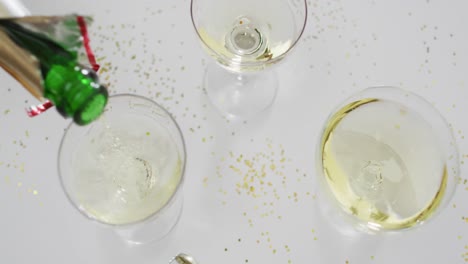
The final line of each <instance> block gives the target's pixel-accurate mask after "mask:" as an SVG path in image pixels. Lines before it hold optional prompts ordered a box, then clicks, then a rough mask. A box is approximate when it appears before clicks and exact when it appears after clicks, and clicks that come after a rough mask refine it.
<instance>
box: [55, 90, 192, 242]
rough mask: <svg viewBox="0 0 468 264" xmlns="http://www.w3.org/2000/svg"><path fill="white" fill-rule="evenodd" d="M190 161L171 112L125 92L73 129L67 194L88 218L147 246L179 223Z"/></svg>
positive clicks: (63, 166)
mask: <svg viewBox="0 0 468 264" xmlns="http://www.w3.org/2000/svg"><path fill="white" fill-rule="evenodd" d="M185 157H186V156H185V144H184V139H183V136H182V133H181V131H180V129H179V127H178V125H177V123H176V122H175V120H174V119H173V118H172V117H171V115H170V114H169V113H168V112H167V111H166V110H165V109H164V108H162V107H161V106H159V105H158V104H156V103H155V102H153V101H151V100H149V99H147V98H145V97H141V96H137V95H131V94H120V95H114V96H111V97H109V102H108V104H107V106H106V110H105V112H104V114H103V115H102V116H101V117H100V118H99V119H98V120H96V121H94V122H93V123H91V124H90V125H87V126H79V125H76V124H74V123H72V124H70V126H69V127H68V128H67V130H66V131H65V134H64V136H63V139H62V143H61V145H60V151H59V159H58V168H59V174H60V182H61V184H62V187H63V189H64V191H65V194H66V196H67V197H68V198H69V200H70V202H71V203H72V204H73V205H74V206H75V207H76V208H77V209H78V210H79V211H80V212H81V213H82V214H83V215H85V216H86V217H87V218H89V219H92V220H94V221H96V222H98V223H100V224H101V225H103V226H106V227H111V228H112V229H113V230H114V231H115V232H116V233H117V234H118V235H119V236H120V237H121V238H122V239H123V240H124V241H126V242H128V243H130V244H144V243H149V242H151V241H154V240H159V239H162V238H163V237H165V236H166V235H167V234H169V232H170V231H171V230H172V229H173V228H174V227H175V225H176V223H177V222H178V220H179V217H180V215H181V210H182V203H183V197H182V190H181V189H182V183H183V179H184V171H185Z"/></svg>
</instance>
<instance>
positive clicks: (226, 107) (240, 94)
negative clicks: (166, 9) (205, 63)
mask: <svg viewBox="0 0 468 264" xmlns="http://www.w3.org/2000/svg"><path fill="white" fill-rule="evenodd" d="M191 12H192V21H193V25H194V27H195V30H196V32H197V34H198V36H199V39H200V40H201V42H202V43H203V46H204V48H205V49H206V50H207V52H208V53H209V54H210V55H211V56H212V57H213V58H214V59H215V60H216V61H217V62H218V64H219V65H220V66H221V67H223V68H224V69H225V70H223V69H220V67H216V66H214V65H211V66H209V67H208V68H207V72H206V74H205V88H206V90H207V93H208V96H209V97H210V99H211V101H212V102H213V104H214V105H215V106H216V107H218V108H219V109H220V110H221V111H222V112H223V113H226V114H229V115H232V116H240V117H249V116H252V115H255V114H257V113H259V112H261V111H262V110H264V109H266V108H268V106H270V105H271V104H272V102H273V101H274V98H275V95H276V90H277V80H276V76H275V74H274V72H273V71H271V70H270V71H261V70H265V69H266V68H267V67H268V66H270V65H272V64H275V63H277V62H279V61H280V60H281V59H282V58H283V57H285V56H286V55H287V54H288V53H289V51H290V50H291V49H292V48H293V47H294V46H295V45H296V43H297V42H298V40H299V39H300V37H301V35H302V33H303V31H304V27H305V24H306V21H307V4H306V2H305V1H304V0H269V1H267V0H251V1H247V0H240V1H228V0H192V6H191ZM259 71H261V72H259Z"/></svg>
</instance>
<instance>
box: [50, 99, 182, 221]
mask: <svg viewBox="0 0 468 264" xmlns="http://www.w3.org/2000/svg"><path fill="white" fill-rule="evenodd" d="M122 97H123V98H125V97H128V98H138V99H140V100H145V101H147V102H149V103H151V104H152V105H154V106H156V107H157V108H159V109H161V110H162V111H163V112H164V113H165V114H166V115H167V116H168V117H169V119H170V120H171V122H172V123H173V124H174V125H175V127H176V130H177V131H178V134H179V136H180V140H181V142H182V153H181V154H182V155H183V164H182V169H181V172H180V180H179V182H178V183H177V186H176V188H175V190H174V192H173V193H172V194H171V197H170V198H169V199H168V200H167V202H166V203H165V204H164V205H163V206H162V207H160V208H159V209H158V210H155V211H154V212H152V213H151V214H150V215H148V216H146V217H144V218H142V219H139V220H137V221H133V222H130V223H124V224H112V223H108V222H105V221H102V220H100V219H98V218H96V217H92V216H91V215H90V214H88V213H86V211H85V210H83V209H81V208H80V206H79V204H78V203H77V202H76V201H75V200H74V199H73V198H72V197H71V195H70V193H69V191H68V189H67V188H66V187H65V183H64V180H63V173H62V170H63V169H62V168H61V163H60V161H61V156H62V148H63V145H64V142H65V140H66V138H67V135H68V132H69V130H70V129H71V128H73V127H74V126H77V127H80V126H78V125H76V124H75V123H74V122H70V124H68V125H67V127H66V129H65V132H64V134H63V136H62V139H61V140H60V145H59V152H58V157H57V169H58V177H59V182H60V186H61V188H62V190H63V192H64V193H65V196H66V197H67V200H68V201H69V202H70V203H71V204H72V205H73V207H74V208H76V209H77V210H78V211H79V212H80V214H82V215H83V216H85V217H86V218H87V219H89V220H91V221H94V222H97V223H99V224H102V225H104V226H108V227H115V228H126V227H132V226H136V225H138V224H142V223H145V222H147V221H151V218H153V217H155V216H157V215H160V214H162V213H163V212H164V211H166V210H167V208H168V206H169V205H170V204H171V203H173V202H174V200H175V199H176V198H177V195H178V194H179V192H180V189H181V188H182V185H183V183H184V182H185V168H186V164H187V149H186V144H185V139H184V135H183V133H182V130H181V129H180V126H179V124H178V123H177V122H176V120H175V119H174V117H173V116H172V114H171V113H170V112H169V111H167V110H166V108H164V107H162V106H161V105H160V104H158V103H157V102H156V101H154V100H152V99H150V98H147V97H144V96H141V95H137V94H130V93H121V94H115V95H111V96H109V100H108V103H109V102H111V100H112V99H114V98H122ZM98 120H99V118H98V119H96V120H95V121H93V122H92V123H90V124H89V125H87V126H92V125H93V123H94V122H96V121H98Z"/></svg>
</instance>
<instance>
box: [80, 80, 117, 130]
mask: <svg viewBox="0 0 468 264" xmlns="http://www.w3.org/2000/svg"><path fill="white" fill-rule="evenodd" d="M108 97H109V94H108V92H107V89H106V88H105V87H104V86H100V87H99V89H96V92H95V93H93V94H92V95H91V96H90V99H89V100H87V103H86V104H85V105H84V106H83V107H82V108H81V109H79V110H78V111H77V112H76V113H75V115H74V116H73V121H75V123H76V124H78V125H87V124H89V123H91V122H92V121H94V120H96V119H97V118H98V117H99V116H100V115H101V114H102V112H104V108H105V107H106V104H107V99H108Z"/></svg>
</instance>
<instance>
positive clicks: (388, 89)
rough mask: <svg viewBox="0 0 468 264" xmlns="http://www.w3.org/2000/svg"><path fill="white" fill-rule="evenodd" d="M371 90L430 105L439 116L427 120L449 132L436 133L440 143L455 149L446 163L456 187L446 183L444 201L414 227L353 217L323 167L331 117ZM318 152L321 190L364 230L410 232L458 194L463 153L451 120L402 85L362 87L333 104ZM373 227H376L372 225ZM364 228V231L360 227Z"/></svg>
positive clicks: (380, 95) (378, 94) (381, 95)
mask: <svg viewBox="0 0 468 264" xmlns="http://www.w3.org/2000/svg"><path fill="white" fill-rule="evenodd" d="M369 92H375V94H374V97H373V98H375V99H388V98H391V96H392V95H397V96H405V97H410V99H411V100H412V101H414V100H417V101H418V102H419V103H422V104H423V106H424V107H425V108H427V109H429V110H430V111H431V113H430V114H431V115H433V116H434V117H435V118H436V119H437V120H436V121H434V122H430V121H428V120H426V121H427V122H429V123H431V124H433V123H439V124H442V125H443V130H444V132H446V135H443V136H441V135H438V136H437V139H438V142H442V141H445V140H449V142H446V143H447V144H448V145H450V148H448V149H449V150H450V151H453V153H454V154H456V155H454V157H453V159H450V158H449V157H446V160H445V162H447V161H450V162H451V163H453V165H454V166H455V168H454V173H453V175H449V177H450V178H453V180H454V181H455V183H454V184H453V186H450V184H449V183H448V184H447V186H446V188H445V194H444V195H443V197H442V200H441V203H440V204H439V206H438V207H437V208H436V209H435V210H434V211H433V212H432V213H431V214H430V215H428V216H427V217H425V218H423V219H421V220H417V222H416V223H415V224H413V225H411V226H407V227H403V228H387V227H384V226H380V225H378V226H375V225H374V222H368V221H365V220H363V219H360V218H358V217H356V216H353V215H351V214H349V213H348V212H347V211H346V210H344V208H343V207H342V206H341V203H340V202H339V201H338V200H337V199H336V197H335V195H334V194H333V191H332V190H331V187H330V186H329V184H328V183H327V180H326V175H325V173H324V166H323V154H322V148H323V137H324V134H325V130H326V128H327V124H328V123H329V121H330V119H331V118H332V117H333V116H334V115H335V114H336V113H337V112H338V111H339V110H340V109H342V108H343V107H344V106H345V105H346V104H348V103H350V102H352V101H355V100H359V99H363V98H371V97H372V96H370V95H369V96H363V95H365V94H367V93H369ZM389 93H391V94H389ZM389 100H392V99H389ZM399 103H401V102H399ZM407 106H408V107H409V108H411V109H413V110H414V111H416V112H418V113H419V112H420V110H418V107H414V106H413V105H411V104H407ZM446 136H448V138H446ZM443 144H444V143H439V145H440V146H442V145H443ZM315 151H316V155H315V156H316V158H315V164H316V165H315V167H316V172H317V175H318V181H317V183H318V184H319V188H320V189H323V188H325V190H322V192H324V193H325V196H326V198H325V199H327V200H331V201H329V202H331V204H333V207H335V209H334V210H338V211H339V213H340V214H342V215H343V216H345V217H346V219H350V221H346V222H348V223H350V224H352V225H353V226H354V227H355V228H356V227H357V228H358V229H360V228H365V229H366V230H365V231H371V232H373V233H375V232H383V233H391V232H403V231H407V230H412V229H414V228H418V227H420V226H422V225H423V224H425V223H427V222H430V221H432V220H433V219H434V218H436V217H437V216H438V215H439V214H440V213H441V212H442V211H443V210H444V208H446V207H447V206H448V205H449V203H450V201H451V200H452V199H453V197H454V196H455V193H456V189H457V184H456V178H457V177H459V176H460V164H459V153H460V152H459V149H458V146H457V144H456V139H455V136H454V133H453V130H452V129H451V127H450V124H449V123H448V121H447V119H446V118H445V117H444V116H443V115H442V113H441V112H440V111H439V110H438V109H437V108H436V107H435V106H434V105H433V104H431V103H430V102H429V101H428V100H427V99H426V98H424V97H422V96H420V95H419V94H417V93H415V92H412V91H410V90H407V89H403V88H400V87H396V86H371V87H367V88H364V89H361V90H359V91H357V92H353V93H351V95H349V96H347V97H345V98H344V99H342V100H340V101H339V102H338V103H337V104H336V105H334V106H333V107H332V110H331V111H330V113H329V114H328V115H327V117H326V118H325V120H324V121H323V124H322V128H321V130H320V132H319V137H318V138H317V142H316V148H315ZM446 151H447V150H443V151H442V152H446ZM447 171H449V169H448V168H447ZM448 174H450V173H448ZM452 176H453V177H452ZM441 178H442V177H441ZM425 208H427V207H425ZM425 208H423V209H422V210H424V209H425ZM412 217H414V216H410V217H408V218H412ZM371 226H373V228H372V227H371ZM361 231H363V230H361Z"/></svg>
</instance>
